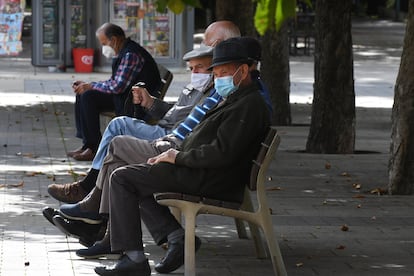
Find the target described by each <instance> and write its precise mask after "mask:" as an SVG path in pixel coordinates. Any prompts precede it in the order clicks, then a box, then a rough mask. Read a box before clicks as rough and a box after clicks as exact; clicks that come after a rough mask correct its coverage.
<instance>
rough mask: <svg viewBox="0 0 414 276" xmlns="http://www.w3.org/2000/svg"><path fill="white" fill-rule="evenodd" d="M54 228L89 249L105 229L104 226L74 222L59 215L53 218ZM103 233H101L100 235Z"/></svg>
mask: <svg viewBox="0 0 414 276" xmlns="http://www.w3.org/2000/svg"><path fill="white" fill-rule="evenodd" d="M53 222H54V223H55V226H56V227H57V228H59V230H60V231H62V232H63V233H64V234H66V235H68V236H71V237H75V238H78V239H79V242H80V244H82V245H84V246H86V247H91V246H92V245H93V244H94V243H95V242H96V241H98V240H101V239H102V237H103V234H104V233H105V231H104V230H103V228H104V227H106V223H105V224H87V223H84V222H82V221H75V220H70V219H66V218H63V217H62V216H60V215H56V216H54V217H53ZM102 232H103V233H102Z"/></svg>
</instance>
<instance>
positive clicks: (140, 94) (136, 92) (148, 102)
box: [132, 86, 154, 109]
mask: <svg viewBox="0 0 414 276" xmlns="http://www.w3.org/2000/svg"><path fill="white" fill-rule="evenodd" d="M132 102H133V103H134V104H139V105H141V106H142V107H144V108H147V109H149V108H151V106H152V105H153V104H154V98H153V97H151V95H150V93H149V92H148V90H147V89H146V88H143V87H139V86H133V87H132Z"/></svg>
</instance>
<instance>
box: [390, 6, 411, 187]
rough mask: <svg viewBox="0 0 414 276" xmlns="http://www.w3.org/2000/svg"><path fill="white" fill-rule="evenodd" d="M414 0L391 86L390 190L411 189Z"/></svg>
mask: <svg viewBox="0 0 414 276" xmlns="http://www.w3.org/2000/svg"><path fill="white" fill-rule="evenodd" d="M413 64H414V3H413V2H412V1H410V2H409V8H408V20H407V29H406V33H405V38H404V47H403V52H402V56H401V64H400V69H399V72H398V76H397V82H396V84H395V88H394V106H393V108H392V130H391V146H390V162H389V167H388V169H389V179H390V181H389V191H390V192H391V193H392V194H412V193H413V191H414V125H413V122H414V78H413V76H414V66H413Z"/></svg>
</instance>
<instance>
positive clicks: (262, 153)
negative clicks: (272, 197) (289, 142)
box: [248, 127, 280, 191]
mask: <svg viewBox="0 0 414 276" xmlns="http://www.w3.org/2000/svg"><path fill="white" fill-rule="evenodd" d="M279 144H280V136H279V135H278V134H277V130H276V129H275V128H272V127H271V128H270V129H269V131H268V132H267V134H266V137H265V139H264V141H263V142H262V143H261V146H260V150H259V153H258V154H257V157H256V159H255V160H253V165H252V170H251V173H250V183H249V185H248V188H249V189H250V190H251V191H255V190H256V189H257V182H258V180H260V179H259V177H261V178H265V175H264V174H265V173H266V172H267V169H268V167H269V165H270V162H271V161H272V159H273V156H274V154H275V153H276V151H277V148H278V146H279Z"/></svg>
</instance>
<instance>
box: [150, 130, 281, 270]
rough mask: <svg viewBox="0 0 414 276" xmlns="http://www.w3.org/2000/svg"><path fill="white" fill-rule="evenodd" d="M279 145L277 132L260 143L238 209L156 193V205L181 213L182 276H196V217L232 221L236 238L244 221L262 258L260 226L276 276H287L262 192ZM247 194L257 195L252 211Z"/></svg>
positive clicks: (212, 201) (230, 204)
mask: <svg viewBox="0 0 414 276" xmlns="http://www.w3.org/2000/svg"><path fill="white" fill-rule="evenodd" d="M279 143H280V137H279V136H278V134H277V131H276V129H274V128H270V130H269V132H268V134H267V136H266V138H265V140H264V141H263V142H262V145H261V148H260V151H259V153H258V155H257V158H256V160H255V161H253V164H252V169H251V177H250V183H249V184H248V185H247V186H246V191H245V195H244V201H243V203H242V205H241V206H240V204H237V203H235V202H226V201H220V200H215V199H209V198H205V197H200V196H193V195H186V194H179V193H157V194H155V195H154V197H155V199H156V200H157V202H158V203H159V204H161V205H165V206H169V207H172V208H177V209H178V210H179V212H180V213H179V214H180V215H179V216H180V217H181V213H182V214H183V216H184V220H185V261H184V265H185V268H184V269H185V273H184V275H185V276H194V275H195V223H196V217H197V215H199V214H214V215H219V216H227V217H233V218H235V219H236V226H237V229H238V232H239V236H240V233H241V232H243V231H245V229H244V224H243V221H247V222H248V223H249V227H250V232H251V235H252V239H253V241H254V242H255V247H256V255H257V256H258V257H259V258H262V257H265V256H266V252H265V250H264V248H263V242H262V239H261V237H260V232H259V230H258V229H257V226H259V227H260V228H261V229H262V231H263V234H264V236H265V238H266V241H267V246H268V250H269V252H268V253H269V257H270V258H271V260H272V264H273V270H274V273H275V275H279V276H281V275H283V276H284V275H287V273H286V268H285V265H284V262H283V258H282V254H281V252H280V248H279V244H278V242H277V240H276V238H275V234H274V231H273V224H272V218H271V214H270V209H269V205H268V203H267V197H266V190H265V182H266V173H267V170H268V167H269V165H270V163H271V161H272V160H273V157H274V155H275V153H276V151H277V148H278V146H279ZM250 191H256V197H257V205H258V206H257V208H256V209H255V210H254V208H253V204H252V200H251V197H250ZM175 215H176V214H175ZM243 235H244V234H243V233H242V236H243Z"/></svg>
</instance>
